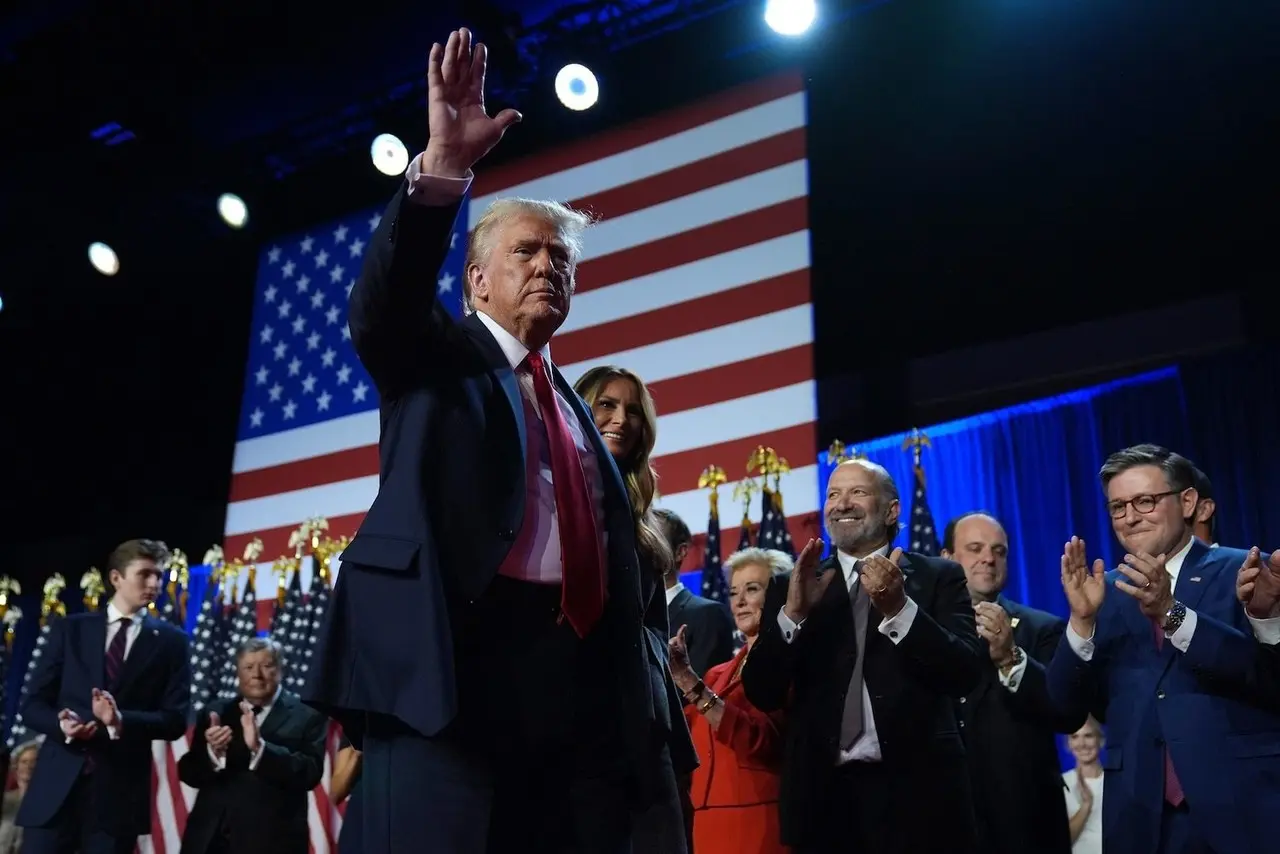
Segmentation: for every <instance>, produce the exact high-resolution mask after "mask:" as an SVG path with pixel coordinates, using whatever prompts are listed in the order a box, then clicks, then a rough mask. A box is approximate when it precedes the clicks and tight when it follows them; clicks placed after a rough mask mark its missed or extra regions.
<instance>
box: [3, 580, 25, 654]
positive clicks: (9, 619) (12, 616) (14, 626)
mask: <svg viewBox="0 0 1280 854" xmlns="http://www.w3.org/2000/svg"><path fill="white" fill-rule="evenodd" d="M0 580H3V579H2V578H0ZM21 620H22V609H21V608H19V607H18V606H17V605H10V606H9V607H8V608H6V609H5V612H4V618H3V622H4V648H5V651H6V652H10V653H11V652H13V636H14V633H15V632H16V631H17V630H18V623H19V622H20V621H21Z"/></svg>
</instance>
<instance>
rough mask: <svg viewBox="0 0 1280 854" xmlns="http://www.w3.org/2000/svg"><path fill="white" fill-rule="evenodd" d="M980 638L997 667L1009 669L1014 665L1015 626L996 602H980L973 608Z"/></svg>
mask: <svg viewBox="0 0 1280 854" xmlns="http://www.w3.org/2000/svg"><path fill="white" fill-rule="evenodd" d="M973 613H974V618H975V620H976V621H977V627H978V636H979V637H981V638H982V639H983V640H985V641H986V642H987V650H988V652H990V653H991V660H992V661H994V662H995V663H996V666H997V667H1002V668H1003V667H1009V666H1012V663H1013V624H1012V623H1011V622H1010V621H1009V613H1008V612H1007V611H1005V609H1004V608H1001V607H1000V606H999V605H997V604H996V603H995V602H979V603H978V604H976V605H974V606H973Z"/></svg>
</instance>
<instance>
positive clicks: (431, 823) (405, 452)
mask: <svg viewBox="0 0 1280 854" xmlns="http://www.w3.org/2000/svg"><path fill="white" fill-rule="evenodd" d="M458 209H459V205H458V204H456V203H455V204H453V205H447V206H441V207H430V206H426V205H421V204H417V203H415V202H414V201H413V200H410V199H409V198H408V197H407V195H406V186H402V187H401V190H400V192H399V193H398V194H397V195H396V197H395V198H394V199H393V200H392V202H391V204H390V206H389V207H388V208H387V211H386V213H385V214H384V215H383V217H382V220H381V222H380V224H379V226H378V228H377V230H376V231H375V233H374V235H373V237H372V242H371V243H370V246H369V249H368V253H367V256H366V260H365V266H364V270H363V272H362V275H361V277H360V280H359V281H358V282H357V283H356V286H355V288H354V289H353V290H352V292H351V303H350V328H351V335H352V341H353V343H354V345H355V347H356V351H357V353H358V354H359V355H360V358H361V361H362V362H363V364H364V365H365V367H366V368H367V369H368V371H369V374H370V376H371V377H373V379H374V381H375V383H376V384H377V387H378V390H379V393H380V396H381V420H382V435H381V441H380V462H381V466H380V472H381V474H380V488H379V491H378V495H377V498H376V499H375V500H374V503H373V506H372V507H371V508H370V509H369V512H368V514H367V515H366V517H365V520H364V522H363V524H362V525H361V528H360V531H359V532H358V533H357V535H356V536H355V538H354V540H353V541H352V542H351V544H350V545H349V546H348V547H347V549H346V551H345V552H344V553H343V556H342V559H343V564H342V568H341V571H340V573H339V575H338V580H337V583H336V585H335V588H334V591H333V598H332V601H331V604H330V608H329V611H328V614H327V616H326V621H325V625H324V628H323V631H322V633H321V639H320V645H319V648H318V652H317V657H316V660H315V662H314V663H313V667H312V671H311V672H312V678H311V681H310V684H309V685H308V686H307V689H306V691H305V692H304V699H305V700H306V702H308V703H310V704H311V705H313V706H315V707H316V708H318V709H320V710H321V711H323V712H325V713H327V714H329V715H331V716H332V717H334V718H336V719H337V720H338V721H339V722H340V723H341V724H342V725H343V727H344V729H345V730H346V731H347V733H348V734H349V736H350V737H351V739H352V741H353V742H354V743H355V744H357V745H361V744H362V742H366V741H368V740H369V739H377V738H379V736H378V733H379V732H380V731H383V730H385V729H386V728H387V727H391V728H393V729H394V727H397V726H400V727H404V728H407V730H408V731H411V732H412V733H413V734H415V735H416V736H419V737H421V738H423V739H430V740H431V742H432V743H436V742H439V743H440V744H441V745H444V744H446V743H448V741H449V740H450V738H451V737H452V736H453V735H455V734H456V731H457V730H458V729H459V727H460V726H462V725H463V723H464V722H463V721H458V720H456V718H457V717H458V713H459V708H460V688H462V687H465V686H466V685H468V684H470V683H469V682H468V680H483V679H485V678H486V674H475V673H465V672H463V671H462V669H460V668H459V667H458V666H455V665H459V664H460V663H465V662H466V661H467V660H468V658H467V657H468V654H469V653H470V652H471V650H469V649H468V648H466V647H467V644H468V643H471V642H472V641H467V642H466V643H460V639H463V640H466V638H467V637H468V636H467V634H466V632H467V631H468V630H469V629H468V628H467V627H468V626H472V625H473V624H474V623H475V622H476V621H477V620H482V619H483V610H484V608H485V607H486V605H485V602H486V592H487V591H490V589H491V583H492V582H493V581H494V579H495V576H496V575H497V572H498V568H499V566H500V564H501V563H502V561H503V559H504V558H505V557H506V555H507V553H508V551H509V550H510V549H511V547H512V543H513V541H514V540H515V538H516V535H517V533H518V531H519V529H520V526H521V523H522V520H523V519H524V513H525V507H524V503H525V461H524V453H525V448H526V442H525V431H526V424H525V414H524V407H523V404H522V400H521V392H520V389H519V386H518V383H517V378H516V376H515V373H514V371H513V369H512V367H511V365H510V363H509V362H508V360H507V358H506V356H505V355H504V353H503V352H502V350H501V348H500V347H499V345H498V343H497V342H496V341H495V340H494V338H493V336H492V334H490V332H489V331H488V330H487V329H486V328H485V327H484V325H483V324H482V323H481V322H480V321H479V319H478V318H477V317H476V316H475V315H472V316H470V317H468V318H467V319H465V320H463V321H461V322H457V321H455V320H453V319H452V318H451V317H450V316H449V315H448V313H447V312H446V311H445V309H444V308H443V307H442V306H441V305H440V304H439V303H438V302H437V301H436V299H435V294H436V286H435V282H436V277H437V275H438V271H439V268H440V265H441V263H442V261H443V259H444V257H445V254H446V251H447V250H448V246H449V241H450V234H451V231H452V226H453V222H454V219H455V217H456V216H457V214H458ZM554 381H555V384H556V386H557V388H558V390H559V392H560V394H561V395H562V396H563V397H564V398H565V400H567V401H568V402H569V404H570V405H571V406H572V407H573V409H574V411H575V412H576V413H577V415H578V419H579V421H580V422H581V424H582V425H583V428H584V433H585V435H586V436H587V438H588V440H589V441H590V442H591V443H592V446H593V448H594V449H595V453H596V456H597V458H598V460H599V468H600V473H601V477H602V480H603V486H604V492H605V498H604V515H605V518H604V528H605V533H606V535H607V538H608V551H607V573H608V587H607V593H608V599H607V603H606V607H605V614H604V616H603V618H602V620H601V622H600V623H599V624H597V626H596V627H595V629H593V630H592V632H591V634H590V635H588V639H587V640H588V641H591V642H592V643H593V644H594V645H595V646H596V647H599V648H600V649H602V650H603V651H604V659H606V660H607V669H605V670H603V671H602V672H599V673H598V674H596V675H595V676H594V677H592V678H588V679H584V680H582V682H581V684H575V685H567V686H554V687H555V690H557V691H569V692H571V696H572V697H574V698H576V699H575V700H574V702H575V703H579V704H581V708H584V709H591V710H592V715H593V716H598V717H599V718H600V719H603V720H610V721H612V724H613V725H616V727H617V729H618V735H619V739H620V743H621V744H622V745H623V747H622V749H621V750H620V751H619V752H620V753H621V754H622V755H620V756H617V757H611V756H602V757H601V762H602V763H604V762H610V761H617V762H622V763H625V765H626V767H627V772H628V773H629V775H630V776H631V777H632V778H633V779H632V783H633V784H634V788H633V791H632V798H633V800H632V806H635V805H637V804H644V803H645V802H646V801H647V800H648V799H649V798H653V797H657V792H658V791H659V790H660V789H661V790H666V789H673V788H674V784H673V783H672V782H670V780H669V779H668V778H669V777H670V763H669V762H662V761H660V759H659V756H658V754H659V753H660V752H663V751H662V746H663V744H665V743H667V741H668V740H669V739H671V738H672V736H671V732H672V726H673V723H674V724H676V725H677V731H676V736H675V742H674V743H673V744H672V746H673V748H675V747H676V746H677V744H683V743H686V742H688V733H687V728H686V727H685V724H684V718H683V716H682V715H679V714H678V703H679V700H678V698H677V697H675V695H674V688H673V687H672V685H671V680H670V677H669V675H668V672H667V635H668V627H667V612H666V602H665V597H664V596H663V594H662V591H661V588H660V581H661V579H660V578H659V576H658V574H657V573H656V572H654V571H652V570H651V569H648V568H642V567H641V565H640V562H639V560H638V558H637V555H636V550H635V545H634V541H635V537H634V522H633V518H632V513H631V509H630V505H629V502H628V499H627V496H626V492H625V489H624V487H623V483H622V479H621V477H620V475H619V473H618V470H617V468H616V466H615V465H614V463H613V460H612V458H611V457H610V455H609V453H608V452H607V450H606V449H605V447H604V445H603V442H602V440H601V438H600V436H599V434H598V432H597V430H596V429H595V426H594V422H593V421H592V419H591V417H590V414H589V413H588V412H587V410H586V407H585V405H584V404H583V402H582V401H581V399H580V398H579V397H578V396H577V395H576V394H574V392H573V390H572V389H571V388H570V386H569V385H568V384H567V383H566V382H565V379H564V377H562V376H561V375H560V373H559V371H555V372H554ZM472 637H473V638H474V636H472ZM513 643H514V645H515V646H518V645H519V641H518V640H516V641H513ZM584 643H586V641H584ZM460 647H461V648H460ZM515 652H516V650H514V649H513V654H514V653H515ZM473 669H474V668H473ZM488 678H489V679H490V680H496V679H498V678H500V677H499V675H498V674H496V673H495V674H489V675H488ZM515 678H522V677H521V674H516V675H515ZM549 687H551V686H549ZM462 699H463V700H465V697H463V698H462ZM504 702H505V703H510V702H511V701H510V700H509V699H508V700H505V701H504V700H503V699H501V698H499V699H495V701H494V703H495V704H497V705H501V704H503V703H504ZM464 705H465V702H464ZM673 705H675V706H676V709H677V714H675V715H673V713H672V706H673ZM518 711H520V712H521V714H522V715H523V717H524V719H525V720H526V721H527V720H536V718H537V715H538V714H539V710H538V709H533V708H531V709H525V710H518ZM464 717H465V716H464ZM515 725H516V726H519V725H521V722H520V721H516V723H515ZM506 735H507V734H506V733H502V732H494V733H492V736H493V737H494V738H495V739H498V738H502V737H505V736H506ZM366 736H368V739H366ZM365 747H366V752H365V769H364V776H363V779H362V785H364V786H365V787H366V791H365V795H366V811H367V812H366V827H368V826H369V824H370V819H369V816H370V815H373V814H374V813H375V812H377V811H378V810H384V809H390V810H391V811H392V812H393V813H395V812H396V811H397V810H399V809H401V807H399V806H397V805H395V804H392V805H386V804H379V803H378V800H379V798H380V797H386V798H392V799H397V798H398V799H407V801H408V803H409V805H411V806H412V808H413V809H414V810H415V811H416V813H415V815H416V817H417V818H419V819H421V834H425V836H422V837H421V838H422V839H423V840H425V841H424V842H423V844H424V845H434V846H435V847H434V848H432V849H431V850H441V851H463V850H466V851H482V850H484V841H483V840H484V827H471V828H470V835H469V837H468V840H467V841H466V842H462V841H459V838H458V836H448V837H447V838H445V835H446V834H447V833H450V832H456V833H459V834H460V833H462V830H458V829H457V828H458V827H459V825H460V824H463V823H465V821H466V820H473V822H474V823H476V824H483V823H484V822H486V821H487V818H486V816H487V809H486V808H484V807H475V805H474V804H471V803H470V802H468V803H467V804H466V805H463V806H459V805H458V804H449V803H432V802H431V800H432V799H431V798H430V797H427V796H424V795H423V794H415V793H412V792H408V791H403V790H397V788H396V787H395V785H394V784H392V785H391V786H390V787H389V791H384V792H383V793H382V794H379V793H378V787H379V786H380V785H381V784H380V782H379V781H378V779H377V772H376V771H375V769H374V767H373V765H374V763H373V762H371V759H374V757H373V756H372V755H371V753H370V751H369V749H368V748H369V745H368V744H367V743H366V744H365ZM442 749H443V748H442ZM674 752H676V751H674V750H673V753H674ZM688 753H689V754H690V755H691V754H692V748H691V747H689V748H688ZM432 761H435V760H432ZM441 761H445V760H443V759H441ZM676 761H677V763H678V762H679V761H680V760H679V759H677V760H676ZM449 767H450V768H451V769H452V768H453V766H449ZM455 770H457V773H459V774H462V773H464V771H462V770H458V769H454V770H450V771H449V772H448V773H454V771H455ZM438 776H439V775H437V777H438ZM473 782H474V781H473ZM404 809H406V810H407V809H409V806H405V807H404ZM469 809H471V810H473V812H474V815H473V817H472V819H465V816H464V817H463V818H460V817H459V813H460V812H462V813H466V811H467V810H469ZM437 812H439V813H440V817H439V820H438V821H437V820H436V818H435V816H436V813H437ZM446 825H450V826H452V827H453V828H454V831H446V830H444V829H443V828H444V827H445V826H446ZM433 834H435V835H434V836H433ZM368 838H369V837H368V835H367V834H366V839H368ZM367 850H368V849H367ZM424 850H426V849H425V848H424ZM530 850H532V849H530ZM371 854H383V852H371Z"/></svg>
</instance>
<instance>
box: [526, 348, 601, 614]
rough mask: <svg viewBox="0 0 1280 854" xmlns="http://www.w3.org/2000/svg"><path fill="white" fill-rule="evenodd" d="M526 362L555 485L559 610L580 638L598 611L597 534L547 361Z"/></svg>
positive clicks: (539, 358) (539, 357)
mask: <svg viewBox="0 0 1280 854" xmlns="http://www.w3.org/2000/svg"><path fill="white" fill-rule="evenodd" d="M528 364H529V369H530V371H531V372H532V373H533V393H534V396H535V397H536V398H537V399H538V408H539V409H541V410H542V423H543V424H544V425H545V426H546V428H547V451H548V454H549V456H550V457H551V482H552V485H553V487H554V488H555V496H556V520H557V522H558V523H559V526H560V556H561V560H562V561H563V564H564V581H563V583H562V584H561V593H560V608H561V610H562V611H564V616H565V619H567V620H568V621H569V625H570V626H572V627H573V630H574V631H575V632H577V633H578V637H586V636H587V633H588V632H589V631H591V629H592V627H593V626H594V625H595V624H596V621H598V620H599V619H600V615H601V614H603V613H604V571H603V568H602V567H601V564H600V537H599V534H598V532H597V531H596V519H595V514H594V513H593V512H592V511H591V491H590V489H589V488H588V486H587V475H586V472H584V471H583V470H582V458H581V457H579V456H578V448H577V446H576V445H574V442H573V434H572V433H571V432H569V425H568V424H566V423H565V420H564V415H563V414H562V413H561V412H560V406H559V404H558V403H557V401H556V393H555V390H554V389H553V388H552V387H551V375H550V373H549V372H548V370H547V363H546V362H545V361H544V360H543V358H542V355H541V354H540V353H530V354H529V358H528Z"/></svg>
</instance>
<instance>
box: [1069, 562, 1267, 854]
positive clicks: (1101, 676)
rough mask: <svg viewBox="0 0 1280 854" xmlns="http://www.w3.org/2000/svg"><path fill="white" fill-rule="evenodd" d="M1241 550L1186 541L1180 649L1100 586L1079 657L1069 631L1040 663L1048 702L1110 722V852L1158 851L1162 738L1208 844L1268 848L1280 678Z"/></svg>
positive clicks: (1105, 811) (1106, 803) (1111, 580)
mask: <svg viewBox="0 0 1280 854" xmlns="http://www.w3.org/2000/svg"><path fill="white" fill-rule="evenodd" d="M1245 555H1246V552H1244V551H1242V550H1240V549H1229V548H1217V549H1210V548H1209V547H1207V546H1206V545H1204V544H1203V543H1201V542H1200V541H1199V540H1196V541H1194V542H1193V544H1192V546H1191V550H1190V551H1189V552H1188V553H1187V557H1186V560H1185V561H1184V562H1183V565H1182V568H1181V570H1179V572H1178V580H1177V585H1176V587H1175V590H1174V595H1175V597H1176V598H1177V599H1178V601H1180V602H1182V603H1183V604H1184V605H1186V606H1187V608H1189V609H1192V610H1194V611H1195V612H1196V619H1197V625H1196V629H1195V633H1194V635H1193V636H1192V639H1191V643H1190V645H1189V646H1188V647H1187V651H1186V652H1185V653H1183V652H1179V651H1178V650H1177V649H1176V648H1175V647H1174V645H1173V643H1172V642H1170V641H1168V640H1166V641H1165V642H1164V645H1163V648H1160V649H1157V647H1156V640H1155V634H1154V629H1153V624H1152V622H1151V621H1150V620H1149V619H1147V618H1146V617H1144V616H1143V615H1142V613H1141V612H1140V611H1139V610H1138V605H1137V603H1136V602H1135V601H1134V600H1133V599H1131V598H1130V597H1129V596H1127V595H1126V594H1124V593H1122V592H1120V591H1119V590H1116V589H1115V587H1114V585H1115V580H1116V577H1117V575H1118V573H1117V572H1114V571H1113V572H1111V573H1109V574H1108V575H1107V586H1108V588H1109V589H1108V590H1107V595H1106V598H1105V599H1104V600H1103V604H1102V608H1101V610H1100V611H1099V612H1098V617H1097V621H1096V624H1095V629H1094V644H1095V647H1094V655H1093V659H1092V660H1091V661H1090V662H1088V663H1086V662H1084V661H1082V660H1081V659H1080V657H1079V656H1078V655H1076V654H1075V652H1074V651H1073V650H1072V649H1071V647H1070V646H1069V644H1068V641H1067V639H1066V637H1065V635H1064V637H1063V639H1062V642H1061V643H1060V644H1059V646H1058V651H1057V652H1056V653H1055V655H1054V657H1053V660H1052V662H1050V664H1049V668H1048V671H1047V674H1046V675H1047V679H1048V688H1049V693H1050V696H1051V698H1052V699H1053V701H1054V703H1055V704H1056V705H1058V706H1059V707H1060V708H1062V709H1063V710H1066V711H1072V712H1075V713H1082V712H1084V711H1091V712H1093V714H1094V715H1095V716H1096V717H1097V718H1098V719H1099V720H1101V721H1103V722H1104V723H1105V724H1106V725H1107V749H1106V755H1105V757H1104V761H1103V768H1104V769H1105V770H1106V778H1107V791H1106V797H1104V798H1103V801H1102V804H1103V806H1102V822H1103V834H1104V836H1105V838H1106V840H1107V851H1108V852H1112V854H1155V852H1156V846H1157V844H1158V841H1159V834H1160V817H1161V812H1162V810H1163V808H1164V807H1163V805H1164V784H1163V781H1164V751H1165V747H1166V745H1167V747H1168V750H1169V754H1170V756H1171V757H1172V759H1173V764H1174V767H1175V768H1176V769H1177V771H1178V779H1179V782H1181V784H1182V788H1183V791H1184V792H1185V793H1186V797H1187V803H1188V805H1189V806H1190V808H1191V812H1190V815H1191V820H1192V821H1194V822H1195V823H1196V825H1197V827H1198V829H1199V832H1200V833H1201V834H1203V835H1204V837H1205V838H1206V839H1207V840H1208V842H1209V843H1210V844H1211V845H1212V846H1213V848H1214V850H1215V851H1232V852H1236V851H1238V852H1241V854H1246V852H1254V851H1259V852H1260V851H1263V850H1268V851H1269V850H1271V847H1272V846H1274V844H1275V816H1276V815H1278V814H1280V777H1277V776H1276V768H1277V767H1280V685H1278V684H1277V675H1276V672H1275V668H1274V666H1272V665H1271V663H1270V662H1269V661H1268V660H1267V655H1268V654H1269V653H1270V650H1268V649H1266V648H1264V647H1263V646H1262V645H1261V644H1259V643H1258V642H1257V641H1256V640H1255V639H1254V636H1253V632H1252V627H1251V626H1250V625H1249V622H1248V620H1247V618H1246V617H1245V614H1244V610H1243V609H1242V608H1241V607H1240V604H1239V602H1238V601H1237V600H1236V594H1235V581H1236V573H1237V571H1238V570H1239V568H1240V564H1241V563H1243V562H1244V559H1245Z"/></svg>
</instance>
